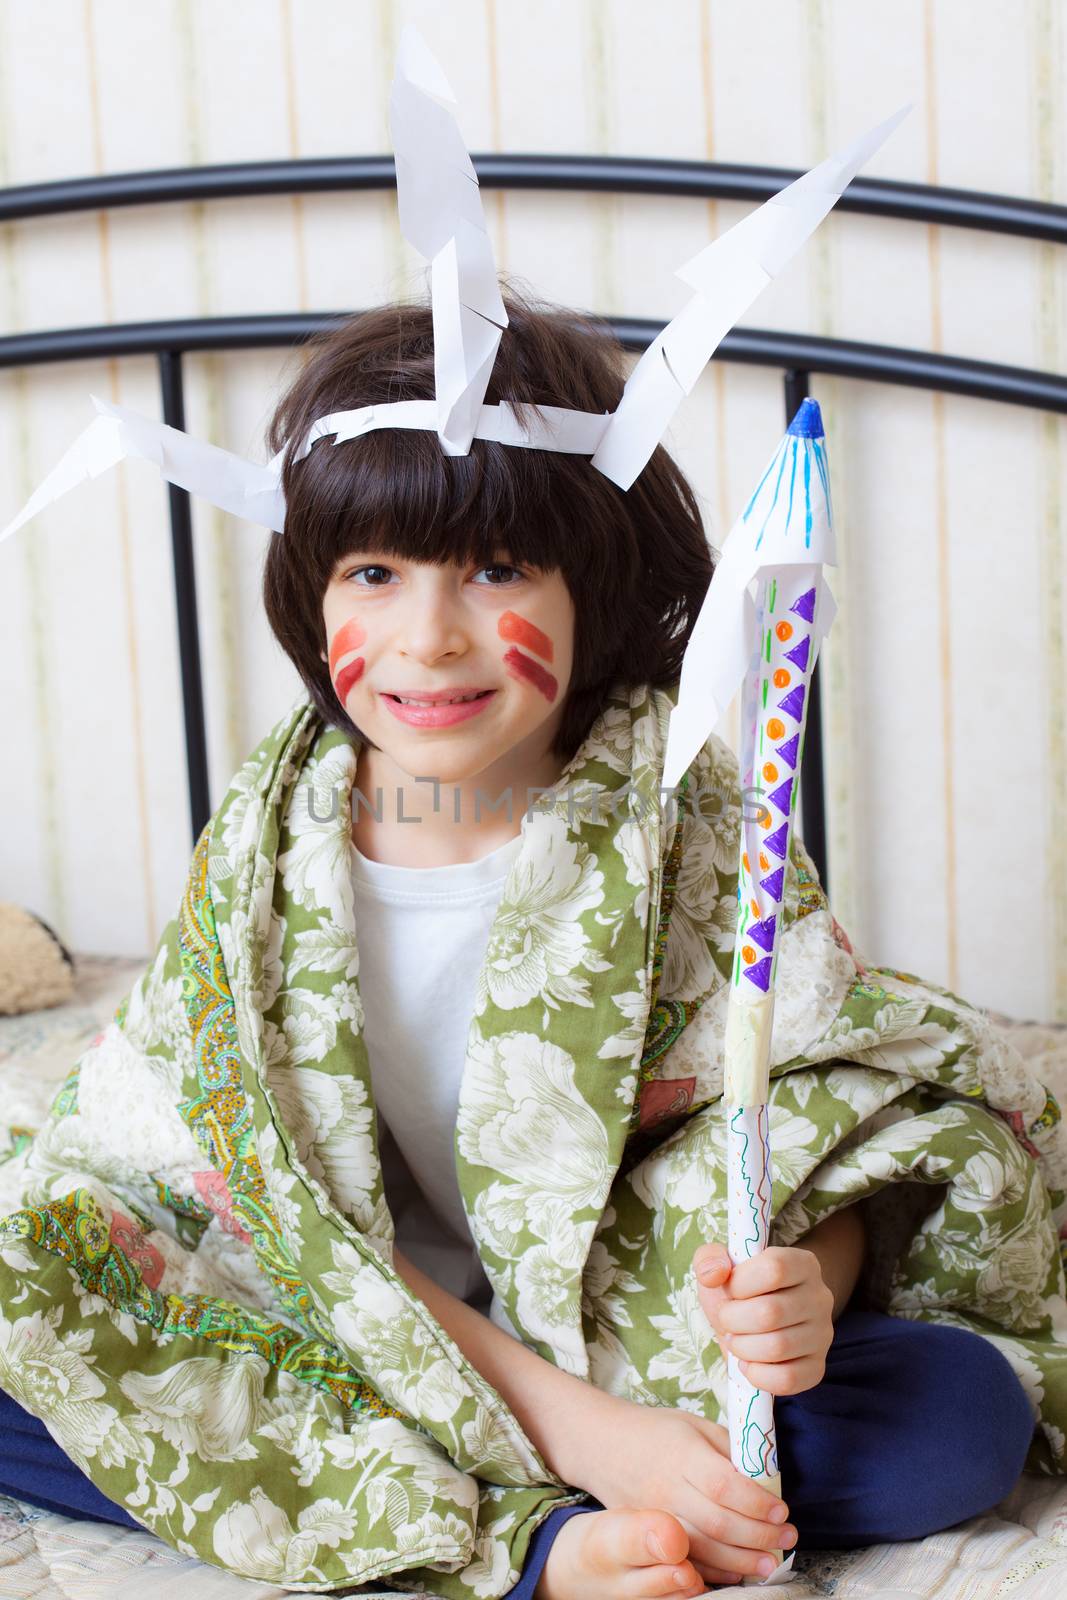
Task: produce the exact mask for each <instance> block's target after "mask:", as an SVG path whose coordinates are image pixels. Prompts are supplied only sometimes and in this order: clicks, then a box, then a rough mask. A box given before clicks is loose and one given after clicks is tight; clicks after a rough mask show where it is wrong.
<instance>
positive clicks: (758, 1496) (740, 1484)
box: [709, 1469, 789, 1548]
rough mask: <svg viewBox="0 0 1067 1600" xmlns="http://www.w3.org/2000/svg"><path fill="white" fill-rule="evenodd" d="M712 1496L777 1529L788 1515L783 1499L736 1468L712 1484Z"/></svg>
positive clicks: (728, 1508) (782, 1524)
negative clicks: (720, 1480) (721, 1479)
mask: <svg viewBox="0 0 1067 1600" xmlns="http://www.w3.org/2000/svg"><path fill="white" fill-rule="evenodd" d="M710 1498H711V1495H710V1494H709V1499H710ZM714 1498H715V1499H716V1500H717V1501H718V1502H719V1504H720V1505H721V1506H725V1507H726V1508H727V1510H729V1511H740V1512H741V1513H742V1515H743V1516H746V1517H754V1518H755V1519H756V1520H757V1521H758V1522H766V1523H767V1524H768V1525H769V1526H770V1527H773V1528H777V1529H778V1530H779V1531H780V1530H781V1528H782V1527H783V1526H784V1524H785V1522H786V1520H787V1518H788V1516H789V1507H788V1506H787V1505H786V1503H785V1501H784V1500H780V1499H779V1498H778V1496H777V1495H776V1494H773V1493H772V1492H771V1490H770V1489H767V1488H765V1487H764V1485H763V1484H761V1483H757V1482H756V1481H755V1479H754V1478H747V1477H746V1476H745V1474H744V1473H743V1472H738V1471H737V1470H736V1469H733V1470H731V1472H730V1473H729V1475H728V1476H727V1477H726V1478H725V1479H724V1480H723V1481H722V1482H720V1483H717V1484H716V1485H715V1486H714ZM776 1548H777V1547H776Z"/></svg>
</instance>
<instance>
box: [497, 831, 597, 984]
mask: <svg viewBox="0 0 1067 1600" xmlns="http://www.w3.org/2000/svg"><path fill="white" fill-rule="evenodd" d="M530 828H531V829H535V830H536V831H535V832H534V834H533V838H534V844H533V846H532V847H528V848H526V849H524V850H523V852H522V854H521V855H520V856H519V858H518V860H517V861H516V862H515V864H514V866H513V868H512V872H511V876H510V877H509V879H508V888H507V894H506V896H505V898H504V899H503V900H502V901H501V902H500V905H499V907H498V910H497V915H496V919H495V921H494V923H493V928H492V932H491V933H490V936H489V942H488V947H487V949H486V954H485V960H484V962H483V964H482V968H481V971H480V972H479V974H478V980H477V987H476V991H475V1005H474V1014H475V1016H481V1015H482V1014H483V1013H484V1011H485V1009H486V1006H487V1005H489V1004H492V1005H494V1006H498V1007H499V1008H500V1009H501V1010H503V1011H514V1010H516V1009H517V1008H519V1007H520V1006H525V1005H529V1004H530V1003H531V1001H535V1000H541V1001H543V1002H544V1004H545V1005H546V1006H549V1007H551V1008H553V1009H555V1010H558V1009H559V1006H560V1005H561V1004H564V1005H583V1006H589V1005H592V1003H593V1002H592V998H591V996H590V992H589V983H588V981H587V979H585V978H584V977H582V976H581V975H580V969H581V968H585V970H586V971H589V972H607V971H609V970H610V967H611V963H610V962H608V961H605V960H604V959H603V958H602V957H601V956H599V955H598V954H597V952H596V951H595V949H594V947H593V944H592V941H591V940H590V938H589V936H588V934H587V933H586V932H585V931H584V929H583V928H582V925H581V922H580V920H579V919H580V917H581V914H582V913H583V912H585V911H589V910H592V909H593V908H595V907H597V906H599V905H601V904H602V903H603V900H604V875H603V873H602V872H601V871H600V869H599V868H598V867H597V865H596V858H595V856H594V855H593V854H592V852H591V851H590V849H589V848H588V846H586V845H583V844H580V843H578V842H577V841H576V840H575V839H574V838H573V837H572V836H571V835H570V834H569V833H568V831H567V825H566V823H565V822H563V821H562V820H561V819H560V818H558V817H552V816H548V815H545V816H534V817H533V818H531V821H530ZM529 838H530V829H528V830H527V839H528V840H529Z"/></svg>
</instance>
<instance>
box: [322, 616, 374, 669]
mask: <svg viewBox="0 0 1067 1600" xmlns="http://www.w3.org/2000/svg"><path fill="white" fill-rule="evenodd" d="M366 642H367V633H366V629H365V628H364V627H363V624H362V623H361V622H360V621H359V619H358V618H357V617H349V619H348V621H347V622H342V624H341V626H340V627H339V628H338V630H337V632H336V633H335V634H334V636H333V638H332V639H331V640H330V676H331V677H332V676H333V672H334V668H335V667H336V666H337V663H338V662H339V661H340V659H341V657H342V656H346V655H348V653H349V651H350V650H358V649H359V647H360V645H361V644H366Z"/></svg>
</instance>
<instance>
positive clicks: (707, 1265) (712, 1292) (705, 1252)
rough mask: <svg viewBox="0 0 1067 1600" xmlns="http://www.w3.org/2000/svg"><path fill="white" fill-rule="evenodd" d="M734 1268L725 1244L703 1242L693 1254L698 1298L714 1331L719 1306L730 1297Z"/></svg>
mask: <svg viewBox="0 0 1067 1600" xmlns="http://www.w3.org/2000/svg"><path fill="white" fill-rule="evenodd" d="M733 1270H734V1264H733V1262H732V1261H731V1259H730V1253H729V1251H728V1250H727V1249H726V1246H725V1245H722V1244H716V1243H712V1244H703V1245H701V1246H700V1249H699V1250H697V1251H696V1253H695V1254H694V1256H693V1275H694V1277H695V1278H696V1285H697V1299H698V1300H699V1302H700V1309H701V1310H702V1311H703V1313H704V1315H705V1317H707V1319H708V1322H709V1324H710V1326H711V1328H712V1330H713V1331H714V1329H715V1319H716V1315H717V1313H718V1310H719V1307H720V1306H721V1305H722V1302H723V1301H724V1300H729V1298H730V1289H729V1282H730V1274H731V1273H732V1272H733Z"/></svg>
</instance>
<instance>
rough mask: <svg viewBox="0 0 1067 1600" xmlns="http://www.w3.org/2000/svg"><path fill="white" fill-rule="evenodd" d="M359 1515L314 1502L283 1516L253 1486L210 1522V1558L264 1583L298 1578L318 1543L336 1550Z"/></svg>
mask: <svg viewBox="0 0 1067 1600" xmlns="http://www.w3.org/2000/svg"><path fill="white" fill-rule="evenodd" d="M357 1516H358V1513H357V1512H356V1511H352V1510H346V1508H345V1507H344V1506H342V1505H341V1503H340V1501H339V1500H316V1501H315V1502H314V1503H313V1504H312V1505H310V1506H307V1507H306V1508H305V1509H304V1510H303V1511H301V1513H300V1515H299V1516H298V1518H297V1527H296V1528H295V1529H294V1528H293V1525H292V1523H291V1522H290V1521H289V1518H288V1516H287V1515H286V1513H285V1512H284V1511H283V1510H282V1508H281V1507H280V1506H276V1505H275V1504H274V1502H273V1500H271V1499H270V1498H269V1497H268V1495H267V1494H266V1493H265V1492H264V1490H263V1489H261V1488H259V1487H258V1486H257V1487H255V1488H253V1490H252V1492H251V1494H250V1496H249V1499H248V1501H247V1502H245V1503H243V1504H242V1503H239V1504H237V1505H235V1506H231V1507H230V1508H229V1510H228V1511H224V1512H223V1513H222V1515H221V1516H220V1517H219V1519H218V1521H217V1522H216V1523H215V1531H214V1548H215V1554H216V1556H217V1557H218V1559H219V1561H220V1562H221V1564H222V1565H223V1566H224V1567H228V1568H229V1569H230V1570H231V1571H232V1572H236V1573H238V1574H239V1575H240V1576H241V1577H243V1578H258V1579H260V1581H261V1582H263V1583H284V1582H285V1581H286V1579H293V1580H303V1579H305V1578H306V1576H307V1569H308V1567H309V1566H311V1564H312V1562H313V1561H314V1559H315V1556H316V1554H317V1552H318V1548H319V1546H320V1544H324V1545H326V1546H327V1547H328V1548H330V1549H336V1548H337V1546H338V1544H339V1543H340V1542H341V1540H342V1539H346V1540H348V1539H351V1538H352V1537H353V1535H354V1533H355V1531H356V1523H357Z"/></svg>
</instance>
